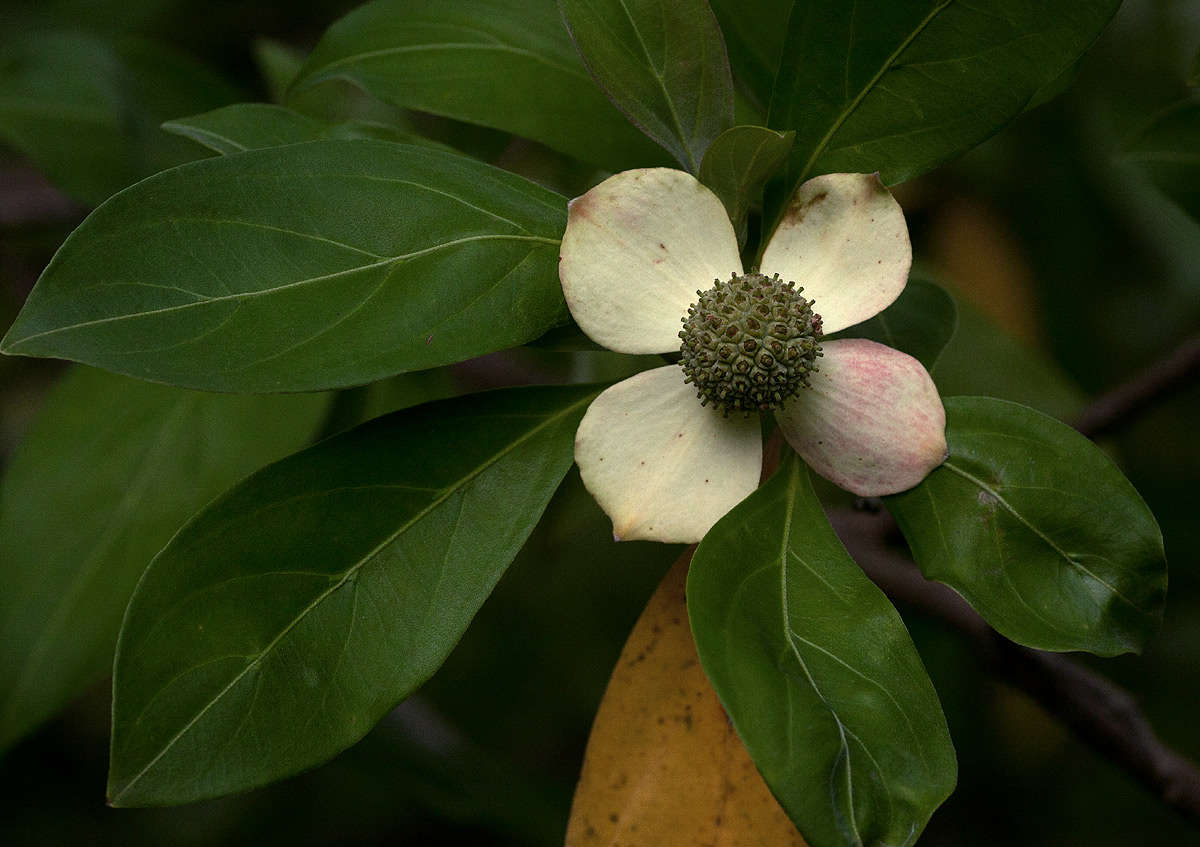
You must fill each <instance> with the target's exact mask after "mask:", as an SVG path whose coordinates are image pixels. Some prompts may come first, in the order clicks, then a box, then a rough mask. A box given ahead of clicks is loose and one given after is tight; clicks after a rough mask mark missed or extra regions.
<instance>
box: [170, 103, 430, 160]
mask: <svg viewBox="0 0 1200 847" xmlns="http://www.w3.org/2000/svg"><path fill="white" fill-rule="evenodd" d="M163 129H165V130H166V131H167V132H171V133H174V134H175V135H182V136H183V137H185V138H190V139H192V141H195V142H196V143H197V144H203V145H204V146H205V147H207V148H209V149H210V150H213V151H215V152H217V153H220V154H222V155H226V156H228V155H230V154H231V153H241V152H244V151H246V150H259V149H262V148H264V147H281V146H283V145H285V144H301V143H303V142H305V141H319V140H321V139H325V138H346V139H354V138H360V139H362V138H375V139H378V140H380V141H396V142H401V143H404V144H420V145H425V146H428V147H435V148H439V149H442V150H449V149H450V148H448V147H446V146H445V145H443V144H439V143H437V142H436V141H430V140H428V139H425V138H422V137H421V136H419V135H414V134H412V133H407V132H402V131H400V130H397V129H394V128H392V127H390V126H386V125H384V124H377V123H368V122H366V121H347V122H344V123H336V124H328V123H324V122H322V121H318V120H316V119H315V118H310V117H308V116H307V115H302V114H300V113H299V112H293V111H292V110H291V109H286V108H284V107H283V106H275V105H272V104H270V103H235V104H233V105H232V106H224V107H222V108H220V109H214V110H213V111H211V112H204V113H203V114H199V115H192V116H191V117H187V118H179V119H177V120H173V121H167V122H166V123H164V124H163Z"/></svg>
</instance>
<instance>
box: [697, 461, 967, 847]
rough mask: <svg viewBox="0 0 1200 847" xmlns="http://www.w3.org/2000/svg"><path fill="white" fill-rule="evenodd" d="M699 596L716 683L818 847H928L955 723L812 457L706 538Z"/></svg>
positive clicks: (949, 783) (948, 775)
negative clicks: (831, 516) (835, 517)
mask: <svg viewBox="0 0 1200 847" xmlns="http://www.w3.org/2000/svg"><path fill="white" fill-rule="evenodd" d="M687 598H688V613H689V615H690V616H691V621H692V630H693V632H694V633H695V636H696V646H697V648H698V649H699V652H700V660H701V662H702V663H703V665H704V669H705V671H706V672H707V673H708V676H709V679H711V680H712V683H713V686H714V687H715V688H716V689H717V693H718V694H719V695H720V697H721V702H722V703H723V704H724V705H725V709H726V711H727V712H728V713H729V717H730V719H731V720H732V721H733V724H734V726H735V727H736V728H737V731H738V734H739V735H740V736H741V738H742V741H744V742H745V744H746V747H747V748H748V749H749V751H750V755H751V756H752V757H753V758H754V762H755V764H756V765H758V769H759V770H760V771H761V772H762V774H763V777H764V778H765V779H766V781H767V784H768V785H769V786H770V787H771V790H772V791H773V792H774V793H775V796H776V797H777V798H778V799H779V802H780V803H781V804H782V806H783V808H784V809H785V810H786V811H787V813H788V815H789V816H790V817H791V818H792V820H793V821H794V822H795V824H796V826H797V828H799V830H800V832H801V833H802V834H803V835H804V838H805V840H807V841H808V843H809V844H810V845H812V847H834V845H847V847H850V845H854V846H855V847H859V845H877V847H884V845H890V846H891V847H899V845H909V844H912V843H913V842H915V841H916V840H917V836H918V835H920V833H921V830H922V829H923V828H924V826H925V823H926V822H927V821H928V820H929V816H930V815H931V814H933V811H934V809H936V808H937V806H938V805H939V804H940V803H941V802H942V801H943V800H945V799H946V797H947V796H949V794H950V792H951V791H952V790H953V788H954V781H955V776H956V772H957V769H956V765H955V760H954V748H953V746H952V745H951V743H950V735H949V731H948V730H947V728H946V721H945V718H944V717H943V716H942V710H941V706H940V705H939V703H938V699H937V694H936V693H935V692H934V690H933V684H932V683H931V682H930V681H929V677H928V676H926V674H925V669H924V667H923V666H922V664H921V659H920V657H919V656H918V655H917V651H916V648H915V647H913V644H912V641H911V639H910V638H909V635H908V631H907V630H906V629H905V628H904V623H903V622H902V621H901V620H900V616H899V614H897V612H896V610H895V609H894V608H893V607H892V605H891V603H889V602H888V600H887V598H886V597H884V596H883V593H882V592H881V591H880V590H879V589H878V588H876V587H875V585H874V583H872V582H871V581H870V580H869V579H867V577H866V576H865V575H864V574H863V573H862V571H861V570H859V568H858V566H857V565H856V564H855V563H854V562H853V560H851V558H850V556H849V554H848V553H847V552H846V549H845V548H844V547H843V546H842V544H841V542H840V541H839V540H838V538H837V536H836V535H835V534H834V532H833V529H832V528H831V527H830V525H829V522H828V520H826V518H825V513H824V512H823V511H822V510H821V504H820V502H819V501H818V500H817V496H816V494H815V493H814V492H813V489H812V483H811V481H810V480H809V477H808V471H807V469H806V468H805V467H804V466H803V465H802V464H801V463H800V462H799V461H798V460H797V459H795V458H794V457H793V458H791V459H789V460H788V461H787V462H785V464H784V466H783V467H782V468H781V469H780V471H779V472H778V473H776V474H775V476H774V477H773V478H772V479H771V480H770V481H769V482H768V483H767V484H766V485H764V486H763V487H762V488H760V489H759V490H758V491H757V492H755V493H754V494H752V495H750V497H748V498H746V500H744V501H743V502H742V503H741V504H740V505H738V506H737V507H736V508H735V509H734V510H733V511H731V512H730V513H729V514H728V515H726V516H725V517H724V518H723V519H722V520H721V521H720V522H719V523H718V524H717V525H716V526H715V527H713V529H712V530H710V531H709V533H708V535H707V536H705V538H704V540H703V541H702V542H701V543H700V547H699V549H698V550H697V551H696V555H695V557H694V558H693V559H692V566H691V573H690V574H689V575H688V585H687Z"/></svg>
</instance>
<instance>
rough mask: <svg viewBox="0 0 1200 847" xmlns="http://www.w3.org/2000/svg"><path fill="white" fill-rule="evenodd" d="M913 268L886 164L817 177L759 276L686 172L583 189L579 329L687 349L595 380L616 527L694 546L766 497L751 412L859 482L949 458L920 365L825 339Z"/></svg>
mask: <svg viewBox="0 0 1200 847" xmlns="http://www.w3.org/2000/svg"><path fill="white" fill-rule="evenodd" d="M911 264H912V248H911V246H910V244H909V239H908V228H907V227H906V225H905V222H904V215H903V213H902V212H901V210H900V207H899V205H898V204H897V203H896V201H895V200H894V199H893V198H892V196H891V194H890V193H889V192H888V190H887V189H886V188H885V187H884V186H883V184H882V183H881V182H880V181H879V178H878V176H877V175H867V174H828V175H825V176H819V177H816V178H814V179H811V180H809V181H807V182H805V183H804V184H803V185H802V186H801V187H800V189H799V190H798V191H797V192H796V194H795V196H794V197H793V199H792V201H791V202H790V204H789V206H788V208H787V210H786V212H785V214H784V216H783V218H782V222H781V223H780V225H779V227H778V228H777V229H776V231H775V233H774V235H773V236H772V237H771V239H770V241H769V243H768V244H767V247H766V250H765V251H764V252H763V254H762V267H761V271H762V272H761V273H757V272H752V273H749V274H747V273H745V272H744V270H743V268H742V264H741V259H740V257H739V254H738V245H737V238H736V236H735V234H734V231H733V226H732V224H731V223H730V221H729V218H728V216H727V215H726V213H725V209H724V207H723V206H722V204H721V201H720V200H719V199H718V198H717V197H716V195H714V194H713V193H712V192H711V191H709V190H708V189H707V188H705V187H704V186H703V185H701V184H700V182H699V181H697V180H696V179H695V178H694V177H692V176H691V175H690V174H687V173H684V172H682V171H676V170H671V169H668V168H649V169H642V170H632V171H625V172H622V173H618V174H616V175H615V176H612V177H610V178H609V179H607V180H605V181H604V182H602V183H601V184H600V185H598V186H596V187H595V188H593V189H592V190H590V191H588V192H587V193H586V194H584V195H582V196H581V197H577V198H576V199H575V200H572V201H571V203H570V206H569V212H568V216H567V228H566V232H565V233H564V235H563V239H562V248H561V254H560V258H559V278H560V280H561V282H562V287H563V294H564V296H565V298H566V301H567V307H568V308H569V309H570V311H571V315H572V316H573V317H574V318H575V321H576V323H577V324H578V325H579V327H580V328H581V329H582V330H583V332H584V333H586V334H587V335H588V337H590V338H591V339H592V340H593V341H595V342H597V343H598V344H600V345H602V346H604V347H607V348H608V349H610V350H614V351H617V352H621V353H669V352H672V351H676V350H680V351H681V352H682V353H683V360H682V361H681V362H680V364H679V365H674V364H673V365H667V366H665V367H660V368H654V369H651V370H647V371H643V372H642V373H639V374H637V375H636V376H633V377H631V378H629V379H627V380H625V381H623V382H620V383H618V384H616V385H614V386H612V387H610V388H608V389H607V390H606V391H604V392H603V393H601V394H600V396H599V397H597V398H596V399H595V400H594V401H593V402H592V404H591V406H590V407H589V408H588V410H587V413H586V414H585V415H584V417H583V420H582V421H581V423H580V425H579V429H578V431H577V433H576V437H575V461H576V463H577V464H578V465H579V470H580V474H581V476H582V478H583V483H584V485H585V486H586V487H587V489H588V491H589V492H591V494H592V496H593V497H594V498H595V499H596V501H597V502H598V503H599V504H600V506H601V508H602V509H604V511H605V512H606V513H607V514H608V516H609V517H610V518H611V519H612V521H613V535H614V537H616V538H617V539H618V540H623V539H648V540H656V541H672V542H685V543H692V542H696V541H699V540H700V539H701V538H703V537H704V535H705V533H707V532H708V530H709V529H710V528H711V527H712V525H713V524H714V523H716V522H717V521H718V520H719V519H720V518H721V517H722V516H723V515H724V514H725V513H726V512H728V511H729V510H730V509H731V508H733V506H735V505H736V504H737V503H738V502H740V501H741V500H742V499H744V498H745V497H746V496H747V495H749V494H750V493H751V492H752V491H754V489H755V488H756V487H757V485H758V481H759V474H760V468H761V463H762V435H761V428H760V424H759V420H758V415H757V414H748V413H747V412H748V411H751V410H753V411H767V410H769V409H771V410H774V413H775V420H776V422H777V423H778V425H779V428H780V430H781V431H782V433H783V436H784V437H785V438H786V439H787V441H788V443H789V444H791V445H792V448H793V449H795V450H796V452H797V453H799V454H800V456H801V457H802V458H803V459H804V460H805V462H807V463H808V465H809V466H810V467H811V468H812V469H813V470H815V471H816V472H817V473H819V474H821V475H822V476H824V477H826V478H827V479H829V480H831V481H832V482H834V483H835V484H837V485H839V486H840V487H842V488H844V489H846V490H848V491H851V492H853V493H855V494H858V495H860V496H864V497H867V496H880V495H884V494H893V493H896V492H898V491H904V490H906V489H908V488H911V487H912V486H914V485H916V484H917V483H918V482H920V481H921V480H922V479H924V478H925V476H926V474H928V473H929V472H930V471H931V470H933V469H934V468H935V467H937V466H938V465H939V464H941V463H942V461H944V460H945V457H946V437H945V428H946V417H945V410H944V409H943V408H942V402H941V399H940V397H939V396H938V392H937V389H936V388H935V387H934V385H933V381H932V380H931V379H930V377H929V374H928V372H926V370H925V368H924V367H923V366H922V365H921V364H920V363H919V362H918V361H917V360H915V359H913V358H912V357H911V356H908V355H906V354H905V353H901V352H900V351H898V350H894V349H892V348H891V347H887V346H885V345H882V344H878V343H876V342H874V341H868V340H865V339H853V338H848V339H842V340H835V341H823V340H822V332H826V333H828V332H837V331H838V330H841V329H844V328H847V327H850V326H853V325H854V324H857V323H860V322H861V321H864V320H867V319H868V318H871V317H873V316H874V315H875V314H877V313H878V312H880V311H881V310H883V309H884V308H885V307H887V306H888V305H889V304H890V303H891V302H892V301H893V300H895V299H896V297H898V296H899V294H900V292H901V291H902V290H903V289H904V285H905V283H906V282H907V280H908V272H909V268H910V266H911ZM722 280H725V281H724V282H723V281H722ZM793 282H794V283H795V284H796V285H799V286H801V288H794V287H792V286H791V285H789V283H793ZM698 289H701V290H698ZM702 289H707V290H706V291H705V290H702ZM801 291H803V292H804V293H805V294H806V295H807V297H811V298H812V299H811V300H809V299H806V297H803V296H800V292H801ZM681 327H682V329H681ZM681 338H682V344H681ZM681 365H682V367H681Z"/></svg>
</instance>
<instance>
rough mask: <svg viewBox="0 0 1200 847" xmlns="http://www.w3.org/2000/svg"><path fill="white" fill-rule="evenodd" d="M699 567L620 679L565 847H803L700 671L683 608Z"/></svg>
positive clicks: (680, 568)
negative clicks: (691, 582)
mask: <svg viewBox="0 0 1200 847" xmlns="http://www.w3.org/2000/svg"><path fill="white" fill-rule="evenodd" d="M690 558H691V557H690V554H689V555H685V556H684V557H683V558H681V559H680V560H679V561H678V562H677V563H676V564H675V566H674V567H673V568H672V569H671V571H670V573H668V574H667V576H666V578H665V579H664V580H663V582H662V585H660V586H659V587H658V590H657V591H656V592H655V594H654V596H653V597H652V598H651V599H650V603H649V605H647V606H646V610H645V611H644V612H642V616H641V618H639V619H638V622H637V625H636V626H634V628H633V632H632V633H631V634H630V636H629V640H628V641H627V642H626V643H625V649H624V650H623V651H622V653H621V658H620V659H619V660H618V662H617V667H616V668H615V669H614V670H613V675H612V679H610V680H609V683H608V690H607V691H606V692H605V694H604V700H603V701H602V702H601V704H600V711H599V712H598V713H597V715H596V722H595V724H593V726H592V735H591V738H590V739H589V740H588V747H587V755H586V756H585V758H584V763H583V774H582V775H581V777H580V779H579V787H578V788H577V789H576V791H575V801H574V804H573V806H572V808H571V820H570V823H569V824H568V827H567V841H566V847H697V845H704V847H780V846H781V845H782V847H787V845H801V846H802V845H803V844H804V841H803V839H801V837H800V834H799V833H798V832H797V831H796V829H795V827H794V826H793V825H792V823H791V821H789V820H788V818H787V815H786V814H784V811H783V809H781V808H780V807H779V804H778V803H777V802H776V801H775V798H774V797H773V796H772V795H771V792H770V790H769V789H768V788H767V786H766V783H764V782H763V780H762V777H761V776H760V775H759V773H758V771H757V770H756V769H755V767H754V763H753V762H752V761H751V759H750V755H749V754H748V753H747V752H746V748H745V747H744V746H742V742H741V740H740V739H739V738H738V736H737V733H736V732H735V731H734V729H733V726H732V725H731V724H730V723H729V719H728V718H727V717H726V716H725V711H724V710H723V709H722V708H721V703H720V701H719V700H718V699H717V695H716V692H715V691H713V689H712V686H711V685H710V684H709V682H708V678H707V677H705V675H704V671H703V669H701V667H700V660H699V658H698V657H697V655H696V645H695V643H694V642H693V640H692V633H691V629H690V628H689V627H688V619H687V607H686V603H685V598H684V584H685V581H686V578H687V566H688V561H689V560H690Z"/></svg>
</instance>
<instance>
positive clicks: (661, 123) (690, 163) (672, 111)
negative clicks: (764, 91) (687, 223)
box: [559, 0, 733, 173]
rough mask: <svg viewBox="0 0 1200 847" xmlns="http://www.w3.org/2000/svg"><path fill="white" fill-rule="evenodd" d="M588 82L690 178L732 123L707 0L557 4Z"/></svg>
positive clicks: (564, 0)
mask: <svg viewBox="0 0 1200 847" xmlns="http://www.w3.org/2000/svg"><path fill="white" fill-rule="evenodd" d="M559 7H560V8H561V9H562V14H563V20H565V21H566V24H567V28H568V29H569V30H570V32H571V37H572V38H573V39H574V40H575V46H576V47H578V48H579V53H580V55H581V56H582V57H583V61H584V63H585V64H586V65H587V67H588V70H589V71H591V73H592V76H593V77H595V79H596V82H597V83H598V84H599V86H600V87H601V88H602V89H603V90H604V92H605V93H606V94H607V95H608V96H609V99H611V100H612V101H613V103H615V104H616V106H617V108H618V109H620V110H621V111H622V112H624V113H625V114H626V115H628V116H629V119H630V120H631V121H633V123H634V125H635V126H637V127H639V128H640V129H641V130H642V131H643V132H644V133H646V135H648V136H650V137H651V138H653V139H654V140H655V141H657V142H658V143H659V144H660V145H662V147H663V148H664V149H666V150H667V151H668V152H669V153H670V154H671V155H672V156H674V157H675V158H676V159H678V160H679V162H680V163H681V164H682V165H683V166H684V167H685V168H687V169H688V170H689V171H691V172H692V173H696V172H697V171H699V169H700V161H701V159H702V158H703V157H704V152H705V151H706V150H707V149H708V146H709V145H710V144H711V143H712V141H713V139H714V138H716V137H717V136H718V135H720V134H721V133H722V132H724V131H725V130H727V129H729V128H730V127H731V126H733V77H732V76H730V72H729V58H728V56H727V55H726V54H725V40H724V39H723V38H722V37H721V29H720V27H718V26H717V19H716V17H715V16H714V15H713V13H712V9H710V8H709V6H708V2H707V0H559Z"/></svg>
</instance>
